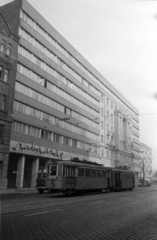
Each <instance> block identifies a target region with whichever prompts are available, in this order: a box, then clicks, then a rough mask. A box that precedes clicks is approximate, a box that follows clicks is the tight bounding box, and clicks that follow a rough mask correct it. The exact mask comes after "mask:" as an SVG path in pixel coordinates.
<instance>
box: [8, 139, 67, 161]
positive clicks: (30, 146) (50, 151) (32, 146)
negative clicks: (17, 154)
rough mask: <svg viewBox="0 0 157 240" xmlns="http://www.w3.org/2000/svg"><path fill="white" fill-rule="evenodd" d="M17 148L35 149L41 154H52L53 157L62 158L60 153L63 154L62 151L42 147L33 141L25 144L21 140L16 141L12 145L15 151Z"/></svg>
mask: <svg viewBox="0 0 157 240" xmlns="http://www.w3.org/2000/svg"><path fill="white" fill-rule="evenodd" d="M19 148H20V149H21V150H29V151H36V152H39V153H41V154H50V155H53V156H55V157H60V158H62V155H63V152H62V153H60V154H59V152H58V150H56V151H54V150H53V149H51V148H48V147H47V148H44V147H39V146H36V145H35V142H33V143H32V144H26V143H23V142H22V141H19V142H17V143H16V145H15V146H13V149H14V150H15V151H17V150H18V149H19Z"/></svg>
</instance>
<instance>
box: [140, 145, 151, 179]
mask: <svg viewBox="0 0 157 240" xmlns="http://www.w3.org/2000/svg"><path fill="white" fill-rule="evenodd" d="M140 164H141V171H140V174H139V178H140V179H145V180H147V181H149V182H151V179H152V150H151V148H149V147H148V146H147V145H145V144H144V143H140Z"/></svg>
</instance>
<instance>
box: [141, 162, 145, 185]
mask: <svg viewBox="0 0 157 240" xmlns="http://www.w3.org/2000/svg"><path fill="white" fill-rule="evenodd" d="M142 161H143V187H144V175H145V174H144V158H142Z"/></svg>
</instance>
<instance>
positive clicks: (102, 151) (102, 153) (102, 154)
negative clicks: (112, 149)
mask: <svg viewBox="0 0 157 240" xmlns="http://www.w3.org/2000/svg"><path fill="white" fill-rule="evenodd" d="M101 157H102V158H104V150H103V149H102V150H101Z"/></svg>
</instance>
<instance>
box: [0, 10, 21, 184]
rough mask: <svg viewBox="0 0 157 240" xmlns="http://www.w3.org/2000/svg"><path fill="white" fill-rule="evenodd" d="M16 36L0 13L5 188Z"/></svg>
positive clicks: (0, 165) (0, 159) (0, 160)
mask: <svg viewBox="0 0 157 240" xmlns="http://www.w3.org/2000/svg"><path fill="white" fill-rule="evenodd" d="M18 40H19V38H18V36H16V35H15V34H13V32H11V30H10V28H9V26H8V24H7V22H6V20H5V18H4V16H3V14H2V13H1V12H0V179H1V181H0V185H1V187H3V186H6V184H7V182H6V180H7V166H8V160H9V147H10V134H11V123H12V121H13V99H14V92H15V77H16V69H17V67H16V64H17V62H16V58H17V48H18Z"/></svg>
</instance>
